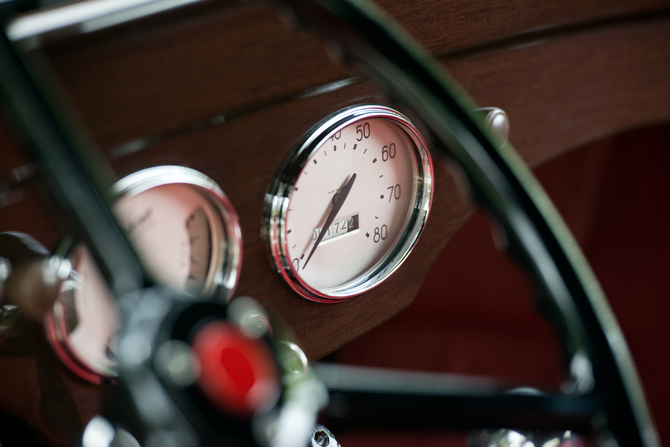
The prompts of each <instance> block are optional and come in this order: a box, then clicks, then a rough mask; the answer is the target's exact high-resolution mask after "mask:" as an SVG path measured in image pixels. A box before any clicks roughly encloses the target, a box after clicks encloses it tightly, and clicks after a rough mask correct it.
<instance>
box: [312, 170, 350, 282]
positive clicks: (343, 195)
mask: <svg viewBox="0 0 670 447" xmlns="http://www.w3.org/2000/svg"><path fill="white" fill-rule="evenodd" d="M355 180H356V173H354V174H353V175H352V176H351V178H350V179H349V181H348V182H347V184H346V185H344V187H343V188H342V190H341V191H340V192H339V193H338V194H337V196H336V197H335V200H334V201H333V208H332V209H331V210H330V214H328V217H327V218H326V222H325V223H324V224H323V227H321V228H322V229H321V232H320V233H319V237H317V238H316V241H314V246H313V247H312V251H310V252H309V256H307V260H306V261H305V264H304V265H303V266H302V269H303V270H305V267H307V263H308V262H309V260H310V259H312V255H313V254H314V252H315V251H316V247H318V246H319V244H320V243H321V240H322V239H323V236H324V235H325V234H326V230H327V229H328V228H330V225H331V224H332V223H333V220H335V216H336V215H337V213H339V212H340V209H341V208H342V205H344V201H345V200H347V196H348V195H349V191H351V187H352V186H354V181H355Z"/></svg>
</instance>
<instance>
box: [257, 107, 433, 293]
mask: <svg viewBox="0 0 670 447" xmlns="http://www.w3.org/2000/svg"><path fill="white" fill-rule="evenodd" d="M370 119H382V120H386V121H388V122H389V123H392V124H394V125H395V126H397V128H398V129H400V130H401V131H402V133H403V134H404V135H405V136H406V137H407V138H408V140H409V142H410V144H411V148H410V149H411V152H412V156H413V157H414V160H415V162H416V164H415V166H416V169H415V172H414V177H415V179H414V190H413V194H414V198H413V200H412V201H411V206H410V208H411V209H408V210H407V215H406V217H405V221H404V229H402V230H401V231H400V234H399V236H398V237H396V238H395V244H394V245H393V246H392V247H391V248H390V249H389V250H388V251H387V252H386V253H385V254H384V255H383V256H382V259H381V260H379V261H378V262H376V263H375V264H374V265H372V266H370V267H369V268H366V269H365V270H364V271H363V272H362V273H361V275H359V276H358V277H356V278H354V279H353V280H351V281H348V282H345V283H343V284H341V285H338V286H336V287H329V288H321V289H317V288H315V287H312V286H310V285H309V284H308V283H307V282H306V281H304V280H303V279H302V278H301V276H300V273H299V272H298V271H297V269H296V268H295V267H294V266H293V264H292V263H291V259H290V255H289V247H288V243H287V230H288V228H287V215H288V211H289V209H290V203H291V194H292V192H293V190H294V187H295V185H296V182H297V180H298V178H299V176H300V175H301V173H302V172H303V169H304V168H305V166H306V164H307V162H308V161H309V160H311V157H312V155H313V154H315V152H316V151H317V150H319V149H320V148H321V147H322V145H323V144H324V143H325V142H326V140H328V139H329V138H331V137H332V136H333V135H335V134H336V133H337V132H339V131H341V130H342V129H344V128H345V127H348V126H350V125H351V124H354V123H356V122H359V121H364V120H370ZM432 173H433V166H432V159H431V157H430V154H429V152H428V151H427V149H426V144H425V142H424V140H423V138H422V137H421V135H420V133H419V132H418V130H417V129H416V127H414V125H413V124H412V123H411V122H410V121H409V119H407V117H405V116H404V115H403V114H401V113H400V112H398V111H396V110H393V109H391V108H388V107H385V106H380V105H359V106H353V107H350V108H347V109H344V110H341V111H339V112H336V113H335V114H333V115H331V116H329V117H327V118H325V119H324V120H322V121H321V122H320V123H318V124H316V125H315V126H314V127H312V128H311V129H310V130H309V131H308V132H307V133H306V134H305V136H304V137H303V138H302V140H301V141H300V142H299V143H298V144H297V146H296V148H295V149H294V150H293V151H292V152H291V153H290V154H289V156H288V158H287V159H286V160H285V162H284V163H283V164H282V166H281V167H280V168H279V170H278V172H277V174H276V176H275V178H274V180H273V182H272V184H271V185H270V187H269V189H268V192H267V194H266V198H265V204H264V212H263V226H262V228H263V235H264V238H265V240H266V243H267V245H268V249H269V251H270V257H271V260H272V263H273V264H274V267H275V268H276V270H277V272H278V273H279V275H280V276H281V277H282V278H283V280H284V281H285V283H286V284H287V285H288V286H289V287H290V288H291V289H292V290H293V291H294V292H296V293H297V294H298V295H299V296H301V297H302V298H305V299H308V300H310V301H315V302H320V303H337V302H343V301H347V300H349V299H351V298H354V297H356V296H358V295H361V294H363V293H365V292H368V291H370V290H371V289H373V288H375V287H377V286H378V285H380V284H381V283H382V282H384V281H385V280H386V279H388V278H389V277H390V276H391V274H392V273H393V272H395V271H396V270H397V269H398V268H399V267H400V266H401V265H402V263H403V262H404V261H405V259H406V258H407V256H408V255H409V254H410V252H411V251H412V249H413V248H414V246H415V245H416V243H417V241H418V240H419V237H420V236H421V233H422V231H423V228H424V226H425V224H426V220H427V218H428V214H429V211H430V205H431V202H432V188H433V185H432V182H433V178H432Z"/></svg>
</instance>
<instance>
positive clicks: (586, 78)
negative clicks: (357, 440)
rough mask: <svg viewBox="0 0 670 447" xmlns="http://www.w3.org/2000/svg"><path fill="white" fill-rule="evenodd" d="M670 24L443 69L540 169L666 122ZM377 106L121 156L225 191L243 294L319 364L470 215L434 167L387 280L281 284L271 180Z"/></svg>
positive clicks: (286, 113)
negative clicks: (345, 297)
mask: <svg viewBox="0 0 670 447" xmlns="http://www.w3.org/2000/svg"><path fill="white" fill-rule="evenodd" d="M668 30H670V23H669V22H668V21H654V22H652V23H645V24H636V25H630V26H628V27H622V28H619V29H599V30H597V31H593V32H583V33H580V34H577V35H574V36H567V37H564V38H561V39H554V40H552V41H547V42H531V43H532V45H527V46H524V47H521V48H518V47H515V48H509V49H506V50H505V51H501V52H496V53H491V54H481V55H478V56H476V57H467V58H462V59H459V60H450V61H447V62H446V66H447V67H448V68H450V69H451V71H452V73H453V74H454V76H455V78H456V79H457V80H459V81H460V82H462V83H464V85H465V86H466V89H468V90H469V91H470V92H471V93H472V94H473V96H474V97H475V99H477V100H478V101H479V102H480V103H481V104H485V105H496V106H502V107H503V108H505V109H506V110H508V112H509V114H510V117H511V120H512V141H513V142H515V143H518V144H517V147H518V149H519V150H520V152H521V154H522V156H524V158H526V160H527V161H529V162H530V163H531V164H532V165H538V164H540V163H541V162H543V161H545V160H548V159H549V158H552V157H554V156H556V155H557V154H559V153H561V152H563V151H565V150H567V149H568V148H572V147H575V146H577V145H580V144H583V143H584V142H586V141H590V140H592V139H594V138H598V137H600V136H603V135H606V134H611V133H614V132H618V131H620V130H622V129H626V128H630V127H634V126H639V125H642V124H644V123H647V122H651V121H659V120H668V119H670V107H669V106H668V104H670V102H669V100H670V97H669V96H668V95H669V94H670V92H669V91H668V83H667V82H666V79H670V56H669V55H668V50H667V48H670V33H669V32H668ZM609 73H616V76H612V75H609ZM604 74H607V75H604ZM639 79H644V80H645V82H639ZM370 101H376V102H379V101H381V102H383V101H384V99H383V97H382V96H380V94H379V93H378V92H377V91H376V90H375V89H373V88H372V87H371V86H370V85H368V84H367V83H360V84H357V85H353V86H350V87H348V88H345V89H341V90H339V91H336V92H333V93H329V94H325V95H321V96H317V97H312V98H309V99H304V100H300V101H291V102H288V103H285V104H277V105H275V106H272V107H268V108H266V109H264V110H262V111H259V112H256V113H250V114H248V115H246V116H243V117H240V118H238V119H235V120H232V121H231V122H228V123H225V124H222V125H220V126H216V127H212V128H209V129H205V130H193V131H190V132H185V133H183V134H182V135H178V136H175V137H172V138H168V139H166V140H164V141H163V142H161V143H159V144H156V145H154V146H152V147H149V148H148V149H146V150H144V151H141V152H137V153H135V154H132V155H129V156H126V157H122V158H120V159H118V160H115V166H116V167H117V169H118V170H119V172H120V173H122V174H125V173H128V172H132V171H134V170H137V169H140V168H142V167H146V166H147V165H154V164H162V163H176V164H186V165H189V166H191V167H193V168H195V169H199V170H201V171H203V172H205V173H206V174H208V175H210V176H211V177H212V178H213V179H214V180H215V181H217V182H218V183H219V184H220V185H221V186H222V188H223V189H224V190H225V191H226V192H227V194H228V195H229V196H230V198H231V201H232V203H233V204H234V205H235V207H236V208H237V210H238V212H239V215H240V220H241V223H242V231H243V235H244V264H243V272H242V277H241V281H240V285H239V288H238V295H239V294H244V295H250V296H253V297H255V298H257V299H259V300H260V301H262V302H263V303H264V304H266V305H267V306H268V307H270V308H273V309H275V310H276V311H278V312H279V313H280V314H281V315H282V316H283V317H284V318H285V319H286V320H287V321H288V323H289V324H290V325H291V326H292V327H293V329H294V330H295V331H296V333H297V335H298V337H299V338H300V340H301V342H302V345H303V347H304V348H305V351H306V352H307V354H308V356H309V357H310V358H312V359H314V358H319V357H321V356H323V355H325V354H327V353H328V352H330V351H332V350H333V349H335V348H337V347H339V346H340V345H342V344H344V343H346V342H347V341H349V340H351V339H353V338H355V337H356V336H358V335H360V334H361V333H363V332H365V331H367V330H369V329H371V328H373V327H374V326H376V325H378V324H379V323H381V322H382V321H384V320H386V319H388V318H390V317H391V316H393V315H394V314H395V313H397V312H398V311H400V310H401V309H403V308H404V307H406V306H407V305H409V304H410V303H411V302H412V300H413V297H414V295H415V293H416V290H417V288H418V287H419V285H420V283H421V280H422V278H423V277H424V275H425V274H426V272H427V271H428V269H429V268H430V266H431V265H432V263H433V261H434V259H435V257H436V256H437V254H438V253H439V252H440V251H441V249H442V248H443V247H444V245H445V244H446V243H447V241H448V240H449V239H450V237H451V236H452V235H453V234H454V233H455V231H456V230H457V229H458V228H459V226H460V225H461V224H462V223H463V221H464V220H465V219H466V218H467V216H468V215H469V208H468V207H467V206H466V205H464V204H463V202H462V201H461V200H460V198H459V194H458V192H457V191H456V189H455V187H454V184H453V182H452V180H451V178H450V176H449V173H448V172H447V170H446V169H445V168H444V166H443V165H442V164H440V163H436V175H435V177H436V191H435V200H434V202H433V210H432V212H431V216H430V219H429V222H428V225H427V227H426V230H425V233H424V236H423V237H422V239H421V241H420V242H419V245H418V246H417V248H416V250H415V252H414V253H413V254H412V255H411V256H410V257H409V259H408V261H407V262H406V264H405V265H404V266H403V267H402V268H401V269H399V270H398V272H397V273H396V274H395V275H394V276H393V277H392V278H391V279H390V280H389V281H388V282H387V283H385V284H383V285H382V286H381V287H379V288H378V289H376V290H374V291H372V292H370V293H367V294H365V295H363V296H361V297H359V298H356V299H355V300H352V301H350V302H348V303H344V304H338V305H322V304H314V303H310V302H306V301H302V300H300V299H298V298H297V297H296V296H295V295H293V294H292V293H291V292H289V291H288V290H287V289H286V288H285V287H283V284H282V281H281V280H280V279H279V278H278V276H277V275H275V274H274V272H273V271H272V268H271V266H270V262H269V260H268V255H267V250H266V247H265V245H264V242H263V241H262V239H261V237H260V220H261V209H262V203H263V198H264V194H265V190H266V188H267V185H268V184H269V183H270V181H271V179H272V176H273V174H274V172H275V169H276V167H277V166H279V164H280V163H281V161H282V160H283V159H284V157H285V156H286V155H287V153H288V151H289V150H290V149H291V147H292V146H293V144H294V143H295V142H296V141H297V140H298V139H299V137H300V136H301V135H302V133H303V132H305V131H306V130H307V128H309V127H310V126H311V125H312V124H314V123H316V122H317V121H319V120H320V119H321V118H323V117H324V116H326V115H328V114H329V113H332V112H335V111H337V110H339V109H340V108H342V107H345V106H347V105H350V104H353V103H360V102H370Z"/></svg>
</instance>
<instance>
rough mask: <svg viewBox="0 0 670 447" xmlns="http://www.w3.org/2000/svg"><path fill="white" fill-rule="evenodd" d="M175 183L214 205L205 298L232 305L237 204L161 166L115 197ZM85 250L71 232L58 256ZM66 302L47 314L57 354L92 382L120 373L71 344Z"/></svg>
mask: <svg viewBox="0 0 670 447" xmlns="http://www.w3.org/2000/svg"><path fill="white" fill-rule="evenodd" d="M171 184H184V185H187V186H188V187H191V188H194V189H195V190H196V191H197V192H198V193H199V194H201V195H202V197H203V198H204V199H206V200H207V201H208V202H209V203H210V204H211V205H212V209H211V210H210V209H208V210H205V212H206V215H207V217H208V221H209V223H210V224H212V223H214V224H216V225H219V229H218V230H214V229H212V230H211V236H212V260H211V262H210V267H209V271H208V272H207V277H206V280H205V283H204V286H203V293H202V296H204V297H206V298H208V299H211V300H214V301H219V302H224V303H227V302H228V301H230V299H231V298H232V295H233V293H234V291H235V288H236V286H237V282H238V280H239V277H240V272H241V267H242V231H241V227H240V223H239V219H238V216H237V213H236V211H235V209H234V208H233V205H232V203H231V202H230V200H229V199H228V198H227V196H226V195H225V194H224V193H223V191H222V190H221V188H220V187H219V186H218V185H217V184H216V183H215V182H214V181H213V180H212V179H211V178H209V177H208V176H206V175H205V174H202V173H201V172H199V171H196V170H194V169H191V168H186V167H183V166H157V167H152V168H147V169H143V170H141V171H137V172H135V173H132V174H130V175H128V176H126V177H124V178H123V179H121V180H119V181H118V182H117V183H115V184H114V185H113V187H112V195H113V197H114V198H115V200H118V199H120V198H121V197H133V196H136V195H138V194H141V193H142V192H144V191H147V190H150V189H153V188H156V187H160V186H164V185H171ZM212 213H216V214H217V215H212ZM224 239H225V240H224ZM80 248H83V246H82V244H80V243H77V241H75V240H73V238H72V237H71V236H66V237H64V238H63V239H62V240H61V242H60V244H59V246H58V248H57V250H56V254H58V255H59V256H61V257H71V256H75V255H76V253H77V250H78V249H80ZM79 281H80V279H79V275H78V273H77V272H76V271H73V272H72V273H71V277H70V278H69V279H68V280H67V281H66V285H65V286H64V288H63V291H62V292H61V293H63V294H68V293H69V294H72V293H74V287H77V284H79ZM66 301H67V300H66ZM66 306H67V304H66V302H65V301H64V302H61V300H60V299H59V300H58V301H56V303H55V305H54V307H53V309H52V310H51V311H50V312H49V313H48V314H47V315H46V317H45V318H44V325H45V330H46V334H47V339H48V340H49V343H50V344H51V346H52V347H53V349H54V351H55V353H56V354H57V356H58V357H59V358H60V360H61V361H63V363H64V364H65V365H66V366H67V367H68V368H69V369H70V370H71V371H72V372H74V373H75V374H77V375H78V376H79V377H81V378H83V379H85V380H87V381H89V382H93V383H100V382H102V381H104V380H108V379H110V378H114V377H116V372H115V371H114V370H113V368H112V369H110V368H108V367H106V366H103V365H98V364H94V363H95V362H93V361H90V360H87V359H84V358H83V357H82V355H81V354H79V352H78V351H77V349H76V348H75V347H74V346H73V345H72V343H71V342H70V334H69V332H68V329H67V322H66V318H67V317H66V314H67V309H66Z"/></svg>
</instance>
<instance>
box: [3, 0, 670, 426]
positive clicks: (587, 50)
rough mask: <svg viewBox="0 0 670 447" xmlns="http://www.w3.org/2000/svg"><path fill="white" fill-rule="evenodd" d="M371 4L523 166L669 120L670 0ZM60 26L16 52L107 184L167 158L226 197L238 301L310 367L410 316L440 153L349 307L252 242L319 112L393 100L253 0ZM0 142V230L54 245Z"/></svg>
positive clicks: (446, 223) (457, 197) (451, 193)
mask: <svg viewBox="0 0 670 447" xmlns="http://www.w3.org/2000/svg"><path fill="white" fill-rule="evenodd" d="M379 3H380V5H381V6H382V7H383V8H384V9H386V10H387V11H388V12H389V13H390V14H391V15H392V16H393V17H394V18H395V19H396V20H397V21H398V22H399V23H400V24H401V25H402V26H403V27H405V29H406V30H407V31H408V32H409V33H411V34H412V35H414V36H415V37H416V39H417V40H418V41H419V42H420V43H421V44H422V45H423V46H425V47H426V48H427V49H428V50H429V51H430V52H431V53H432V54H433V55H435V57H437V58H438V60H439V61H440V62H441V64H442V65H443V66H444V67H445V68H446V69H447V70H448V71H449V73H450V74H451V76H452V77H453V78H455V80H456V81H458V82H459V83H460V84H461V85H462V86H463V88H464V89H465V90H466V91H467V92H468V93H469V94H470V95H471V96H472V97H473V98H474V100H475V101H476V102H477V103H478V104H479V105H480V106H494V107H500V108H502V109H504V110H505V111H506V112H507V114H508V116H509V117H510V121H511V134H510V141H511V142H512V144H513V145H514V146H515V147H516V149H517V150H518V151H519V153H520V154H521V155H522V157H523V158H524V159H525V160H526V161H527V162H528V163H529V165H531V166H533V167H535V166H539V165H541V164H543V163H544V162H546V161H548V160H551V159H554V158H556V157H558V156H560V155H561V154H564V153H567V152H569V151H570V150H572V149H574V148H577V147H580V146H582V145H584V144H586V143H589V142H593V141H596V140H599V139H602V138H604V137H608V136H611V135H615V134H618V133H621V132H623V131H627V130H630V129H634V128H638V127H642V126H647V125H650V124H655V123H663V122H668V121H670V81H669V80H670V2H668V1H667V0H636V1H632V0H614V1H610V2H605V3H603V2H599V1H595V0H587V1H584V0H579V1H578V0H562V1H560V2H535V1H531V0H517V1H511V2H510V1H506V0H492V1H491V0H490V1H482V0H458V1H448V2H447V1H437V0H420V1H407V0H382V1H380V2H379ZM70 31H71V30H70ZM70 31H68V32H63V33H61V34H59V33H52V34H49V35H45V36H43V37H41V38H40V39H33V40H29V41H26V42H24V43H25V44H26V45H27V46H29V47H34V46H39V47H41V48H43V49H44V54H45V55H46V57H47V59H48V61H49V62H50V63H51V64H52V66H53V68H54V70H55V72H56V73H57V75H58V78H59V79H60V82H61V83H62V87H63V88H64V90H65V91H66V92H67V95H68V96H69V98H70V99H71V101H72V103H73V104H74V106H75V108H76V109H77V110H78V111H79V113H80V116H81V119H82V120H83V123H84V124H85V126H86V127H87V128H88V130H89V131H90V133H91V135H92V137H93V138H94V140H95V141H96V143H97V144H98V145H99V147H100V148H101V149H102V150H103V151H104V153H105V154H106V155H107V157H108V158H109V160H110V162H111V164H112V166H113V167H114V169H115V170H116V173H117V174H118V176H119V177H121V176H124V175H127V174H129V173H131V172H134V171H137V170H139V169H142V168H146V167H150V166H158V165H167V164H176V165H184V166H188V167H191V168H194V169H196V170H199V171H201V172H203V173H205V174H206V175H208V176H210V177H211V178H212V179H214V180H215V181H216V182H217V183H218V184H219V185H220V186H221V188H222V189H223V190H224V191H225V193H226V194H227V195H228V197H229V198H230V200H231V202H232V204H233V205H234V207H235V208H236V210H237V212H238V214H239V217H240V223H241V227H242V234H243V243H244V251H243V267H242V274H241V278H240V282H239V285H238V287H237V291H236V294H235V295H236V296H241V295H246V296H251V297H254V298H256V299H258V300H259V301H260V302H261V303H263V304H264V305H266V306H267V307H268V308H270V309H272V310H273V311H275V312H277V313H279V314H280V315H282V317H283V318H284V319H285V320H286V321H287V322H288V323H289V325H290V326H291V327H292V328H293V330H294V331H295V333H296V335H297V337H298V338H299V340H300V342H301V346H302V347H303V349H304V350H305V352H306V353H307V355H308V357H309V358H310V359H312V360H315V359H319V358H321V357H323V356H325V355H327V354H329V353H331V352H333V351H334V350H336V349H338V348H340V347H341V346H343V345H344V344H346V343H348V342H350V341H351V340H353V339H355V338H356V337H358V336H360V335H362V334H364V333H366V332H368V331H370V330H371V329H372V328H374V327H376V326H378V325H379V324H381V323H382V322H384V321H386V320H388V319H389V318H391V317H393V316H394V315H396V314H397V313H399V312H400V311H401V310H403V309H404V308H406V307H407V306H409V305H410V304H411V303H412V301H413V299H414V297H415V295H416V293H417V291H418V290H419V287H420V286H421V284H422V281H423V279H424V277H425V276H426V274H427V273H428V271H429V269H430V268H431V266H432V265H433V263H434V262H435V260H436V259H437V257H438V256H439V254H440V253H441V252H442V250H443V248H444V247H445V246H446V245H447V243H448V241H449V240H450V239H451V238H452V236H453V235H454V234H455V233H456V232H457V230H458V229H459V228H460V227H461V226H462V225H463V224H464V222H466V220H467V219H468V217H469V216H470V215H471V214H472V212H473V207H472V205H471V204H470V203H469V202H468V200H467V198H464V197H465V196H464V194H463V193H462V191H459V190H458V189H457V187H456V185H455V183H454V180H453V178H452V176H451V175H450V172H449V171H448V169H447V168H446V167H445V165H444V164H443V163H441V162H439V161H437V160H436V162H435V190H434V200H433V206H432V210H431V213H430V217H429V219H428V223H427V226H426V228H425V231H424V234H423V236H422V237H421V239H420V241H419V243H418V245H417V246H416V248H415V249H414V251H413V252H412V254H411V255H410V257H409V258H408V260H407V261H406V262H405V263H404V264H403V266H402V267H401V268H400V269H399V270H398V271H397V272H396V273H395V274H394V275H393V277H391V278H390V279H389V280H388V281H386V282H385V283H384V284H382V285H381V286H380V287H378V288H376V289H374V290H373V291H371V292H368V293H366V294H364V295H362V296H360V297H357V298H355V299H353V300H351V301H349V302H346V303H341V304H330V305H324V304H317V303H312V302H308V301H305V300H301V299H299V298H298V297H297V296H295V295H294V294H293V293H292V292H291V291H290V290H289V289H288V288H286V287H285V286H284V285H283V284H282V280H281V279H280V277H279V276H278V275H277V274H276V273H275V272H274V271H273V267H272V266H271V264H270V261H269V258H268V251H267V247H266V245H265V243H264V241H263V239H262V237H261V211H262V205H263V199H264V195H265V192H266V189H267V187H268V185H269V183H270V182H271V180H272V178H273V175H274V173H275V171H276V169H277V168H278V166H279V165H280V164H281V162H282V161H283V159H284V158H285V157H286V155H287V153H288V152H289V151H290V150H291V148H292V147H293V146H294V145H295V144H296V142H297V141H298V140H299V138H300V137H301V136H302V135H303V134H304V132H305V131H307V129H308V128H310V127H311V126H312V125H313V124H315V123H316V122H318V121H319V120H321V119H322V118H323V117H325V116H327V115H329V114H330V113H333V112H335V111H337V110H339V109H341V108H343V107H346V106H349V105H352V104H358V103H380V104H391V102H390V101H389V100H388V99H387V98H385V97H384V96H383V95H382V94H381V93H380V92H379V90H377V88H376V87H375V86H374V85H372V84H371V83H370V82H368V81H367V80H365V79H364V78H362V77H361V76H359V75H358V73H356V72H354V71H353V70H352V69H351V68H349V67H347V66H344V65H342V64H341V63H339V62H338V61H337V58H336V57H334V56H333V53H334V51H333V48H332V47H326V46H324V44H323V43H322V42H321V41H320V40H318V39H317V38H316V37H314V36H313V35H312V34H310V33H309V32H307V31H305V30H303V29H302V28H300V27H296V24H295V23H294V21H293V20H292V18H291V17H290V14H279V15H278V14H277V12H276V11H274V10H272V9H270V8H269V7H268V6H267V5H265V4H263V3H255V2H251V3H248V2H234V1H222V2H213V1H205V2H202V3H197V4H194V5H191V6H187V7H184V8H181V9H176V10H172V11H169V12H166V13H163V14H161V15H159V16H155V17H149V18H144V19H140V20H136V21H133V22H130V23H127V24H123V25H118V26H114V27H111V28H106V29H103V30H100V31H96V32H89V33H83V34H80V33H72V32H70ZM29 51H33V50H29ZM0 148H1V149H0V150H1V151H2V152H1V153H2V157H0V180H2V182H3V183H2V188H3V189H2V190H1V191H0V193H1V194H2V198H1V200H0V207H1V208H0V213H1V215H2V219H0V231H10V230H11V231H24V232H26V233H29V234H31V235H32V236H34V237H36V238H37V239H38V240H40V241H41V242H42V243H43V244H45V245H46V246H47V247H53V246H54V244H55V243H56V242H57V241H58V239H59V238H60V237H61V235H62V234H63V231H64V229H65V224H64V222H63V219H62V216H60V215H59V214H58V212H57V211H56V210H55V209H54V207H53V206H51V205H50V204H49V203H48V200H47V199H45V198H44V196H43V195H42V194H41V193H43V191H40V185H39V182H38V180H37V178H38V176H37V174H34V173H33V174H31V172H32V171H31V170H30V169H26V168H25V166H26V165H27V164H28V163H29V160H27V158H26V156H25V155H23V153H22V152H21V151H20V149H19V148H18V144H17V143H16V141H15V140H14V138H13V135H12V133H11V131H10V128H9V127H8V126H7V125H6V124H4V125H3V127H2V128H1V129H0ZM26 173H28V174H26ZM5 361H6V360H5V359H3V362H5ZM73 380H74V379H72V378H70V379H68V381H73ZM82 387H83V388H86V389H88V388H87V387H89V385H82ZM82 393H84V394H85V392H82ZM80 410H81V408H80ZM83 413H85V411H83Z"/></svg>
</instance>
